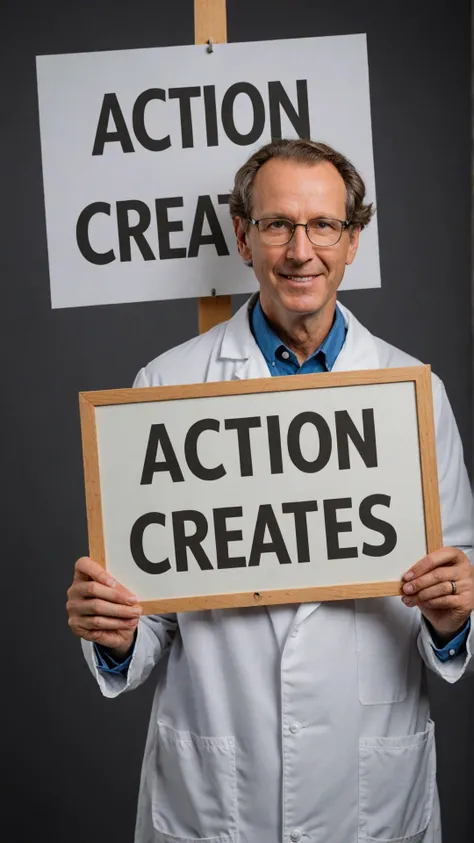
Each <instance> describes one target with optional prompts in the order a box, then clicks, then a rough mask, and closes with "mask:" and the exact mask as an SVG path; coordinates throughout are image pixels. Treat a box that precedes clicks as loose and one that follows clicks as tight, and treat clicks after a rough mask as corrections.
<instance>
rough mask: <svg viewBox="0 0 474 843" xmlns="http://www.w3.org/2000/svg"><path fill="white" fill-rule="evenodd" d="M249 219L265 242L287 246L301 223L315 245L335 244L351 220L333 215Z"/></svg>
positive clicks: (270, 244) (271, 244)
mask: <svg viewBox="0 0 474 843" xmlns="http://www.w3.org/2000/svg"><path fill="white" fill-rule="evenodd" d="M248 221H249V222H251V223H252V225H255V226H256V227H257V229H258V233H259V234H260V237H261V238H262V240H263V242H264V243H267V244H268V245H269V246H285V245H286V244H287V243H289V242H290V240H291V238H292V237H293V234H294V233H295V229H296V228H297V226H299V225H301V226H303V228H304V229H305V231H306V235H307V237H308V240H309V241H310V242H311V243H312V244H313V246H335V245H336V243H339V240H340V239H341V237H342V235H343V232H344V231H345V229H346V228H349V226H350V224H351V223H350V220H335V219H332V217H316V219H314V220H309V222H292V221H291V220H287V219H284V218H281V217H267V218H265V219H261V220H254V219H252V217H249V218H248Z"/></svg>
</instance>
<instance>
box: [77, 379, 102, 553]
mask: <svg viewBox="0 0 474 843" xmlns="http://www.w3.org/2000/svg"><path fill="white" fill-rule="evenodd" d="M79 411H80V415H81V435H82V459H83V463H84V484H85V492H86V510H87V531H88V535H89V556H90V557H91V559H93V560H94V562H98V564H99V565H103V567H104V568H105V544H104V525H103V519H102V498H101V491H100V472H99V450H98V445H97V428H96V423H95V407H94V405H93V404H91V402H90V401H88V400H87V398H86V397H85V396H84V394H83V393H80V394H79Z"/></svg>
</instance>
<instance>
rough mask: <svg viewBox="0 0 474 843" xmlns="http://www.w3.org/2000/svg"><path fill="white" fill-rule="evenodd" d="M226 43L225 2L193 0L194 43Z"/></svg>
mask: <svg viewBox="0 0 474 843" xmlns="http://www.w3.org/2000/svg"><path fill="white" fill-rule="evenodd" d="M210 38H212V40H213V41H214V43H215V44H225V43H226V41H227V12H226V0H194V43H195V44H207V42H208V41H209V39H210Z"/></svg>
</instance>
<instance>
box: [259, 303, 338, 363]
mask: <svg viewBox="0 0 474 843" xmlns="http://www.w3.org/2000/svg"><path fill="white" fill-rule="evenodd" d="M250 327H251V329H252V333H253V335H254V337H255V341H256V343H257V345H258V347H259V348H260V351H261V352H262V354H263V356H264V357H265V360H266V363H267V366H268V369H269V371H270V374H271V375H309V374H313V373H314V372H330V371H331V369H332V367H333V366H334V363H335V362H336V359H337V357H338V355H339V352H340V351H341V349H342V346H343V345H344V342H345V339H346V324H345V322H344V317H343V315H342V313H341V311H340V310H339V308H338V307H336V313H335V316H334V322H333V323H332V328H331V330H330V331H329V334H328V335H327V337H326V339H325V340H323V342H322V343H321V345H320V346H319V348H317V349H316V351H314V352H313V354H312V355H311V357H309V358H308V360H305V362H304V363H302V364H301V365H300V363H299V362H298V359H297V357H296V355H295V354H294V352H293V351H290V349H289V348H287V346H286V345H285V344H284V343H283V342H282V341H281V339H280V337H279V336H278V335H277V334H276V333H275V331H274V330H273V328H272V326H271V325H270V323H269V321H268V319H267V317H266V316H265V314H264V312H263V310H262V306H261V304H260V299H258V301H257V303H256V305H255V307H254V308H253V310H252V313H251V315H250Z"/></svg>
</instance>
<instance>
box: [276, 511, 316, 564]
mask: <svg viewBox="0 0 474 843" xmlns="http://www.w3.org/2000/svg"><path fill="white" fill-rule="evenodd" d="M281 508H282V512H284V513H285V515H286V514H287V513H293V515H294V516H295V531H296V549H297V553H298V562H310V561H311V560H310V553H309V538H308V521H307V518H306V515H307V513H308V512H316V511H317V509H318V503H317V501H294V502H290V503H284V504H282V507H281Z"/></svg>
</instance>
